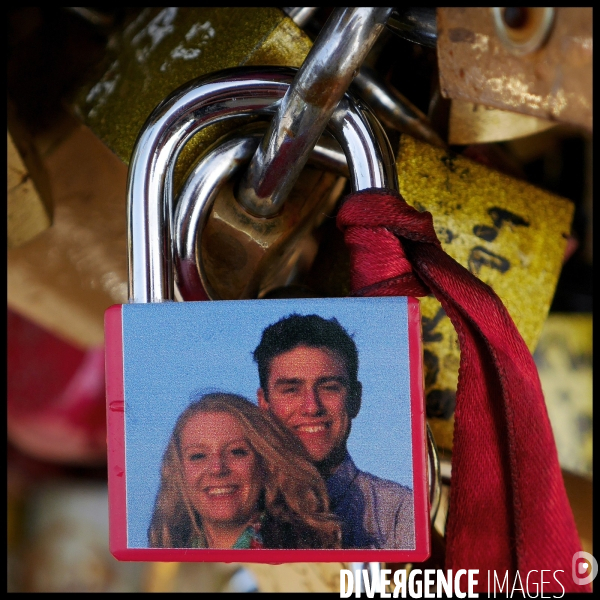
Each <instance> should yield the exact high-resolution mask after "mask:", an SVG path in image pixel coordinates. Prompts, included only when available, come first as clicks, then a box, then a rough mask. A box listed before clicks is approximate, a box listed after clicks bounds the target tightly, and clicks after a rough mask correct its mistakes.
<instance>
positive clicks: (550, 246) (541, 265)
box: [397, 136, 574, 449]
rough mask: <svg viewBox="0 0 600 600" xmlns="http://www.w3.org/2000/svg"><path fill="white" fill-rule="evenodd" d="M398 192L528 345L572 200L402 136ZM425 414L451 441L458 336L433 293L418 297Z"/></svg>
mask: <svg viewBox="0 0 600 600" xmlns="http://www.w3.org/2000/svg"><path fill="white" fill-rule="evenodd" d="M397 167H398V177H399V182H400V192H401V194H402V195H403V197H404V198H405V199H406V201H407V202H408V203H409V204H411V205H412V206H415V207H416V208H417V209H419V210H428V211H430V212H431V213H432V215H433V222H434V227H435V230H436V233H437V235H438V237H439V239H440V241H441V243H442V246H443V247H444V250H446V252H448V254H450V256H452V257H453V258H454V259H455V260H457V261H458V262H459V263H461V264H462V265H463V266H465V267H467V268H468V269H469V270H470V271H471V272H472V273H473V274H474V275H477V276H478V277H479V278H480V279H481V280H482V281H484V282H485V283H487V284H489V285H490V286H491V287H492V288H493V289H494V290H495V291H496V293H497V294H498V296H499V297H500V298H501V299H502V301H503V302H504V304H505V306H506V307H507V309H508V311H509V313H510V314H511V316H512V318H513V320H514V321H515V324H516V326H517V328H518V329H519V331H520V333H521V335H522V336H523V339H524V340H525V342H526V343H527V345H528V347H529V349H530V350H532V351H533V350H534V349H535V347H536V343H537V341H538V339H539V336H540V332H541V330H542V326H543V324H544V321H545V319H546V316H547V315H548V310H549V308H550V303H551V301H552V297H553V295H554V290H555V287H556V282H557V280H558V276H559V273H560V269H561V265H562V260H563V256H564V251H565V247H566V239H567V236H568V234H569V230H570V226H571V220H572V217H573V208H574V207H573V204H572V203H571V202H570V201H569V200H566V199H565V198H561V197H559V196H556V195H554V194H551V193H549V192H546V191H544V190H542V189H540V188H537V187H534V186H532V185H530V184H528V183H526V182H524V181H521V180H518V179H514V178H512V177H509V176H508V175H504V174H503V173H500V172H498V171H494V170H492V169H490V168H488V167H485V166H483V165H481V164H479V163H475V162H473V161H471V160H469V159H467V158H464V157H461V156H453V155H451V154H447V153H446V152H444V151H443V150H439V149H437V148H434V147H433V146H429V145H427V144H424V143H422V142H419V141H417V140H415V139H413V138H410V137H408V136H402V139H401V141H400V149H399V152H398V155H397ZM421 310H422V314H423V341H424V351H425V356H424V361H425V369H426V375H425V388H426V389H425V393H426V397H427V414H428V417H429V418H430V425H431V426H432V428H433V431H434V435H436V441H437V442H438V444H439V445H440V446H441V447H442V448H447V449H450V448H451V446H452V422H453V421H452V414H453V412H454V404H455V397H456V384H457V380H458V365H459V361H460V355H459V349H458V338H457V335H456V332H455V331H454V328H453V327H452V324H451V323H450V319H448V317H447V316H446V315H445V313H444V311H443V309H442V307H441V306H440V304H439V303H438V302H437V300H435V299H434V298H423V299H422V300H421Z"/></svg>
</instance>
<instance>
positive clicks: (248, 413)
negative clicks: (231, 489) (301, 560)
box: [148, 393, 341, 548]
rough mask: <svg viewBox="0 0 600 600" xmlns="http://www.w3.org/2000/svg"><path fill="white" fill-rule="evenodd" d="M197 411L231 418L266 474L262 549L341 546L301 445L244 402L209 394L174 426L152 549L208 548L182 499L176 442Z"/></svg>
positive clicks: (320, 485)
mask: <svg viewBox="0 0 600 600" xmlns="http://www.w3.org/2000/svg"><path fill="white" fill-rule="evenodd" d="M198 413H226V414H229V415H232V416H233V417H235V418H236V419H237V421H238V422H239V423H240V425H241V426H242V428H243V429H244V431H245V434H246V438H247V441H248V443H249V444H250V446H251V447H252V448H253V450H254V452H255V453H256V456H257V458H258V460H259V463H260V466H261V467H262V470H263V471H264V476H265V486H264V491H263V495H262V498H261V502H262V508H263V510H264V513H265V519H264V522H263V527H262V530H261V533H262V536H263V540H264V544H265V547H266V548H339V547H340V543H341V533H340V526H339V523H338V521H337V519H336V517H335V516H334V515H333V514H332V513H331V512H330V511H329V500H328V496H327V490H326V488H325V483H324V482H323V480H322V478H321V476H320V474H319V472H318V471H317V469H316V468H315V467H314V466H313V464H312V463H311V462H309V460H308V459H307V458H306V454H305V451H304V448H303V447H302V445H301V444H300V443H299V442H298V441H297V440H296V439H295V438H294V437H293V436H292V434H290V433H289V432H287V431H285V430H284V429H283V428H282V427H280V426H279V425H277V424H276V423H275V422H274V421H273V419H272V418H271V417H270V415H269V414H268V413H266V412H265V411H263V410H261V409H259V408H258V407H257V406H256V405H255V404H252V403H251V402H250V401H248V400H246V398H243V397H242V396H237V395H235V394H225V393H214V394H206V395H205V396H202V397H201V398H199V399H198V400H196V401H194V402H192V404H190V406H188V408H186V409H185V410H184V411H183V413H182V414H181V415H180V417H179V419H178V420H177V423H176V424H175V428H174V429H173V433H172V434H171V439H170V440H169V444H168V446H167V449H166V451H165V454H164V457H163V461H162V469H161V483H160V488H159V491H158V495H157V497H156V502H155V505H154V513H153V515H152V520H151V521H150V527H149V529H148V540H149V544H150V547H151V548H190V547H201V548H202V547H207V543H206V537H205V535H204V532H203V530H202V522H201V519H200V516H199V515H198V513H197V512H196V511H195V510H194V508H193V506H192V503H191V501H190V499H189V498H188V496H187V492H186V486H185V483H184V477H183V461H182V458H183V455H182V452H181V444H180V441H181V433H182V431H183V428H184V427H185V425H186V423H187V422H188V420H189V419H190V417H192V416H193V415H196V414H198Z"/></svg>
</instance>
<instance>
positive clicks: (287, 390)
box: [105, 297, 429, 564]
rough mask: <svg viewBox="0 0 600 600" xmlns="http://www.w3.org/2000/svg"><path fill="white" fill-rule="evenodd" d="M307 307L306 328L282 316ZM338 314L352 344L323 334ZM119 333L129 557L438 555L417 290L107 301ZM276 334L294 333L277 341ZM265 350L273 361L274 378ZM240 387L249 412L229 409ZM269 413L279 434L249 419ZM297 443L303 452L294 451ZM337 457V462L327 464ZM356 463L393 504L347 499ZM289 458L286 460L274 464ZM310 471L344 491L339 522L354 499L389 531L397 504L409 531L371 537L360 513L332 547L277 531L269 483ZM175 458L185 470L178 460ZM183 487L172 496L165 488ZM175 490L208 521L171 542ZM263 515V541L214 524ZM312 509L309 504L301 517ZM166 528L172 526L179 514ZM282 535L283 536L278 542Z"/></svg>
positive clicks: (121, 508)
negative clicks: (413, 294)
mask: <svg viewBox="0 0 600 600" xmlns="http://www.w3.org/2000/svg"><path fill="white" fill-rule="evenodd" d="M295 319H298V322H301V323H302V325H301V332H300V333H299V334H297V332H296V333H293V331H292V330H293V329H294V327H295V325H294V327H291V329H290V328H289V327H288V329H285V328H284V329H280V327H282V325H281V324H282V323H284V324H285V325H286V326H287V325H289V324H290V323H292V322H293V323H295V322H296V321H295ZM334 320H335V321H334ZM305 323H306V325H305ZM315 323H316V325H315ZM323 323H324V325H323ZM332 323H333V325H331V324H332ZM336 323H337V324H336ZM311 327H312V329H313V330H314V331H317V334H316V335H317V338H314V339H313V338H310V341H302V340H305V339H306V340H307V339H308V338H305V337H303V336H305V330H304V329H302V328H306V330H308V329H310V328H311ZM315 327H316V328H315ZM328 327H333V328H334V329H335V330H336V331H337V330H338V329H339V330H341V331H343V332H345V333H343V334H341V335H342V337H344V336H345V337H344V339H345V340H346V341H345V342H340V344H342V345H341V346H339V348H338V346H335V345H334V346H332V347H330V341H329V338H328V337H327V336H328V335H329V334H323V335H325V337H324V338H323V339H321V338H319V337H318V336H319V335H320V333H319V331H320V329H319V328H324V329H323V331H325V330H327V331H328V329H327V328H328ZM336 328H337V329H336ZM340 328H341V329H340ZM296 329H298V327H296ZM269 332H270V333H269ZM278 332H280V333H278ZM295 335H299V337H298V339H296V337H294V336H295ZM310 335H313V336H314V335H315V334H314V333H311V334H310ZM336 335H337V334H336ZM105 336H106V378H107V382H106V390H107V419H108V474H109V475H108V478H109V504H110V549H111V552H112V553H113V555H114V556H115V557H116V558H118V559H119V560H136V561H139V560H148V561H199V562H217V561H218V562H221V561H226V562H227V561H236V562H237V561H246V562H257V563H271V564H277V563H283V562H305V561H319V562H338V561H351V562H373V561H375V562H380V561H393V562H418V561H422V560H425V559H426V558H427V556H428V555H429V501H428V493H427V467H426V446H425V422H424V404H423V375H422V348H421V325H420V312H419V303H418V301H417V300H415V299H413V298H402V297H400V298H329V299H289V300H256V301H222V302H186V303H176V302H165V303H156V304H127V305H116V306H113V307H111V308H109V309H108V310H107V312H106V315H105ZM269 340H270V341H269ZM273 340H274V341H273ZM281 340H283V345H281V344H280V342H281ZM286 340H288V341H289V343H288V341H286ZM298 340H300V341H298ZM319 340H320V341H319ZM323 340H325V341H323ZM348 340H351V341H350V342H348ZM336 343H337V342H336ZM348 343H349V344H350V346H354V348H355V350H354V351H352V352H354V355H353V354H352V352H351V351H348V352H349V353H350V354H347V352H346V350H345V349H343V348H346V347H347V346H348ZM273 344H275V345H278V344H279V346H278V347H277V348H275V349H274V350H273V349H272V345H273ZM286 344H287V345H286ZM344 344H346V346H344ZM290 346H291V348H290ZM265 348H266V350H265ZM333 348H335V349H333ZM265 352H266V353H267V354H265ZM269 352H271V354H272V355H269ZM356 353H357V356H358V359H357V360H358V362H357V363H356V366H354V367H353V366H352V365H353V364H354V363H353V362H352V360H354V359H349V358H348V356H355V355H356ZM253 355H254V356H255V357H256V359H253ZM265 356H270V358H268V359H267V362H266V363H265V362H264V361H265V359H264V357H265ZM261 357H262V358H261ZM261 361H262V363H261ZM261 364H263V365H265V364H266V365H267V368H266V369H264V368H263V371H262V375H261V376H259V369H258V367H259V366H260V365H261ZM257 390H259V391H258V392H257ZM261 393H262V396H261ZM285 394H288V395H287V396H286V395H285ZM294 394H295V395H294ZM303 394H304V395H303ZM215 396H219V398H218V402H217V404H216V405H214V406H220V407H221V408H218V409H214V408H212V409H211V408H209V409H208V410H207V411H204V412H199V413H197V414H196V413H194V412H193V411H192V412H190V411H191V410H192V409H193V408H194V407H198V406H199V405H200V404H201V403H202V402H206V401H207V399H214V397H215ZM232 396H235V397H236V398H237V400H235V399H234V400H235V402H237V403H238V404H239V403H242V404H243V406H247V407H248V411H249V413H248V414H249V415H250V416H249V417H248V419H249V421H243V420H240V419H239V418H238V417H236V416H235V415H237V413H235V415H234V417H235V418H234V417H232V415H231V414H227V410H228V409H227V410H223V402H224V403H225V404H227V403H228V402H230V403H233V402H234V401H233V400H231V397H232ZM240 398H241V399H240ZM219 402H220V404H219ZM210 406H213V405H210ZM225 408H227V406H226V407H225ZM194 410H195V409H194ZM211 411H212V412H211ZM232 414H234V413H232ZM189 415H192V416H191V417H190V416H189ZM252 415H254V416H252ZM256 415H260V419H262V420H260V419H259V421H256V422H254V427H255V429H256V428H257V427H258V425H256V423H263V421H265V420H266V421H265V423H266V422H267V421H268V423H266V424H264V423H263V425H261V427H265V429H263V430H260V428H259V429H256V430H257V431H262V432H263V433H261V435H260V436H259V437H260V438H261V439H260V440H258V441H257V438H254V437H253V435H254V433H252V431H254V430H252V431H251V429H250V428H248V425H247V423H248V422H253V421H252V419H254V418H259V417H257V416H256ZM232 419H233V420H232ZM236 419H237V420H236ZM267 425H268V427H267ZM240 428H241V429H240ZM273 432H274V433H275V434H276V435H275V436H274V437H273ZM263 434H264V435H263ZM228 436H229V437H228ZM236 436H237V437H236ZM277 436H281V437H280V438H279V437H277ZM230 437H231V439H230ZM276 439H281V440H283V442H285V443H283V446H285V445H286V444H287V446H288V447H287V449H286V448H283V446H282V445H279V446H278V445H277V444H278V443H279V442H276V441H273V440H276ZM240 440H242V442H240ZM240 443H242V445H243V444H246V445H245V446H244V448H243V449H240V448H237V447H236V448H234V450H235V451H231V452H229V450H228V449H231V445H230V444H234V445H235V444H240ZM190 447H193V451H192V452H191V453H190V452H189V448H190ZM291 449H295V450H294V452H295V454H294V456H293V457H292V458H289V456H291V454H290V450H291ZM228 452H229V454H228ZM244 452H245V454H244ZM344 453H345V454H344ZM242 454H244V456H243V457H242V458H241V459H240V456H241V455H242ZM288 455H289V456H288ZM338 455H339V457H340V458H339V459H337V458H335V457H337V456H338ZM248 456H250V459H248V458H247V457H248ZM173 457H176V460H175V462H173ZM342 458H343V462H341V461H342ZM349 458H351V461H350V462H348V460H349ZM205 459H206V460H208V461H210V460H212V461H213V462H212V463H210V464H212V467H210V468H207V469H208V470H206V469H204V467H203V466H202V464H204V465H207V464H209V463H202V461H203V460H205ZM334 459H335V460H337V462H336V463H335V464H334V463H333V462H332V461H334ZM230 460H233V462H227V461H230ZM240 460H241V462H240ZM288 460H289V461H291V462H289V463H288V462H286V461H288ZM236 461H237V462H236ZM244 461H246V462H244ZM248 461H249V462H248ZM272 461H275V462H272ZM294 461H295V462H294ZM328 461H329V463H331V464H332V465H333V466H332V467H331V468H329V467H326V466H323V465H326V464H328ZM352 461H353V462H352ZM242 463H243V464H242ZM350 463H352V465H355V466H353V468H354V469H355V470H356V469H358V470H357V471H356V473H359V475H360V476H359V479H360V477H362V478H363V479H364V482H365V485H366V486H371V487H372V490H373V494H374V501H375V500H377V499H378V498H379V499H380V501H381V498H383V499H384V502H388V503H390V507H389V510H387V509H386V510H387V512H388V513H389V514H387V515H385V514H383V513H381V514H378V516H376V518H371V516H368V515H367V512H368V509H369V506H367V507H364V506H362V505H361V503H360V502H356V498H355V497H350V496H348V497H346V498H344V497H343V496H340V497H339V498H338V497H337V496H336V497H335V498H334V494H337V493H338V492H334V491H332V490H334V489H335V488H333V487H331V482H332V481H334V479H335V478H338V477H339V476H340V473H341V472H342V470H343V469H342V467H343V465H347V464H350ZM273 464H277V465H279V467H278V468H279V469H280V470H279V471H277V469H275V471H274V470H273V468H272V466H271V465H273ZM215 465H216V466H215ZM240 465H241V466H240ZM328 468H329V470H327V469H328ZM203 469H204V470H203ZM211 469H212V470H211ZM301 470H302V473H305V475H302V476H303V477H304V476H307V477H309V478H310V477H312V478H313V479H312V480H310V479H309V480H307V481H309V484H310V485H313V484H314V489H315V490H317V492H318V493H320V494H321V493H322V497H323V498H324V502H325V503H326V504H327V503H329V504H328V506H329V509H327V506H325V509H324V510H325V513H327V514H328V515H330V516H331V523H334V522H335V523H337V522H338V521H339V517H338V516H337V513H335V510H337V509H336V506H335V502H341V503H344V502H345V503H346V504H345V507H344V508H343V511H345V512H346V513H348V512H352V511H354V512H353V514H355V520H357V521H360V520H361V519H364V522H365V524H367V522H369V523H371V525H365V527H366V528H367V529H368V528H369V527H371V526H373V527H374V528H375V529H377V531H379V529H381V531H383V530H384V529H385V527H387V525H386V523H385V522H384V521H385V520H386V519H387V520H389V516H390V514H393V515H396V514H398V515H400V514H402V515H404V516H402V518H403V519H404V524H403V526H402V531H401V535H400V534H398V532H397V531H396V532H395V533H393V534H392V533H391V534H390V536H391V537H388V538H384V537H381V539H380V540H379V541H377V540H378V539H379V538H377V535H378V533H377V532H376V531H375V529H374V530H373V531H374V532H373V533H372V536H371V537H372V539H371V538H368V539H367V537H363V538H360V536H358V537H357V535H358V534H357V531H359V530H360V531H362V529H361V528H360V527H359V528H356V531H354V530H353V526H352V524H350V525H348V524H345V523H341V525H340V527H341V535H342V537H341V539H342V541H341V543H337V544H336V545H335V547H333V546H329V547H327V548H323V547H320V546H319V542H310V543H308V542H307V543H304V542H303V543H302V544H300V546H301V547H298V548H297V547H296V546H294V545H293V544H292V545H291V547H290V544H288V543H287V541H286V538H285V535H287V534H285V535H284V536H283V538H282V537H281V536H279V537H278V536H277V535H273V527H275V526H276V525H274V523H275V521H273V520H269V519H270V516H269V515H270V512H269V511H270V506H271V505H270V504H269V502H270V501H269V497H270V496H269V494H270V493H271V492H270V490H272V489H274V488H273V487H272V486H273V485H275V484H274V483H273V481H275V479H277V481H279V479H281V478H282V477H283V478H285V477H289V476H290V474H292V475H293V477H292V479H291V480H290V481H296V480H298V478H299V477H300V474H299V473H300V471H301ZM175 471H176V472H177V473H178V475H177V482H176V483H173V481H174V480H169V477H170V475H169V473H172V472H175ZM273 473H275V474H273ZM306 474H308V475H306ZM296 475H297V476H296ZM206 478H208V479H206ZM330 480H331V481H330ZM328 481H329V484H328V483H327V482H328ZM324 484H325V487H323V485H324ZM169 486H170V487H169ZM244 486H246V487H244ZM167 487H168V489H169V490H171V491H169V492H168V494H171V495H167V496H165V490H166V489H167ZM287 487H290V488H291V487H293V486H292V484H290V485H289V486H287ZM369 489H371V488H369ZM173 490H175V491H173ZM240 490H245V492H244V493H242V492H241V491H240ZM324 490H326V492H325V491H324ZM286 493H287V492H286ZM298 493H302V492H298ZM315 493H316V492H315ZM290 494H291V493H290ZM290 494H288V496H286V499H285V502H288V500H290V501H289V502H288V505H289V506H292V505H293V504H294V501H295V500H294V497H293V495H290ZM330 496H331V497H330ZM165 498H167V500H165ZM398 498H400V500H398ZM172 499H173V502H174V503H176V502H179V501H181V502H183V503H184V504H185V505H186V506H187V508H188V512H189V513H190V514H193V515H194V517H193V518H194V519H195V525H194V526H193V527H195V528H196V529H197V530H198V531H199V532H200V533H197V534H193V535H190V536H189V537H188V538H186V539H187V540H188V541H187V542H184V543H182V542H181V539H182V538H181V539H180V538H177V539H178V540H179V541H171V542H169V543H168V544H167V543H165V542H164V540H165V539H167V538H164V537H162V538H161V537H160V534H159V537H158V538H157V537H156V535H157V534H156V531H157V528H156V523H158V522H159V521H160V519H159V516H160V515H163V512H161V510H162V509H160V506H163V507H164V506H165V505H166V504H169V503H170V502H171V500H172ZM181 499H183V500H181ZM296 500H297V498H296ZM394 503H396V504H394ZM366 504H367V505H368V504H369V503H368V501H367V502H366ZM300 505H301V506H303V504H302V502H300ZM392 505H393V506H392ZM401 505H402V506H403V508H402V509H401ZM286 506H287V505H286ZM285 510H287V509H285ZM290 510H291V509H290ZM319 510H320V509H319ZM400 510H402V511H403V512H402V513H401V512H399V511H400ZM307 511H308V509H307ZM167 512H168V511H167ZM175 512H177V511H175ZM325 513H323V514H325ZM164 514H167V513H164ZM168 514H169V515H170V514H175V513H173V511H172V512H171V513H168ZM307 514H308V512H307ZM215 515H216V516H215ZM249 515H253V516H252V518H250V516H249ZM256 515H259V517H257V518H258V519H259V521H257V522H258V523H259V524H260V525H259V526H258V528H257V532H258V533H257V534H256V540H254V538H253V541H252V543H251V544H250V545H249V546H248V545H246V546H244V545H243V544H242V542H240V540H242V538H243V537H244V536H243V535H240V538H239V539H238V540H237V541H236V545H235V546H233V547H232V544H228V545H227V544H224V543H223V542H222V541H221V542H217V541H214V542H211V540H216V539H217V537H214V536H213V537H212V538H211V537H210V536H211V535H213V532H214V531H217V530H218V531H222V530H224V529H226V528H228V527H229V528H230V529H231V530H232V531H233V530H235V528H236V527H239V525H240V523H241V524H242V525H244V523H245V522H246V520H248V519H250V521H251V520H252V519H254V517H256ZM305 516H306V515H304V514H300V515H299V516H298V515H296V517H298V518H299V519H300V520H301V519H302V518H304V517H305ZM342 516H343V515H342ZM296 517H294V518H296ZM161 518H162V517H161ZM369 519H370V520H369ZM254 520H255V521H256V519H254ZM391 520H392V521H394V520H397V519H396V517H395V516H394V517H392V519H391ZM250 521H248V522H250ZM160 522H161V523H162V521H160ZM215 523H216V524H218V527H216V525H215ZM161 526H162V527H163V528H165V527H166V528H169V527H171V523H168V524H166V525H165V524H164V523H163V525H161ZM244 526H245V525H244ZM268 526H270V527H271V530H269V529H268ZM252 527H254V525H252ZM219 528H220V529H219ZM261 528H262V529H261ZM351 529H352V531H351ZM169 531H171V529H170V530H169ZM172 531H176V527H174V528H173V529H172ZM186 531H187V530H186ZM286 531H287V530H286ZM398 531H400V530H398ZM152 532H154V533H152ZM245 533H246V530H244V534H245ZM275 533H281V532H280V531H277V532H275ZM198 535H199V536H200V537H198ZM215 535H216V534H215ZM382 535H383V534H382ZM386 535H387V534H386ZM394 535H396V537H395V538H394V537H393V536H394ZM173 536H174V537H173ZM173 536H172V537H170V538H168V539H170V540H175V538H176V537H177V535H176V534H173ZM203 536H204V537H203ZM376 538H377V540H376ZM157 539H160V540H163V541H159V542H157V541H156V540H157ZM244 539H245V538H244ZM272 539H280V542H278V543H277V544H273V543H271V542H270V541H269V540H272ZM281 539H283V542H281ZM290 539H291V538H290ZM306 539H308V538H306ZM315 539H317V538H316V537H315ZM319 539H325V538H319ZM190 540H192V541H190ZM369 540H370V541H369ZM394 540H395V541H394ZM399 540H401V541H399ZM244 543H245V542H244ZM240 544H241V545H240Z"/></svg>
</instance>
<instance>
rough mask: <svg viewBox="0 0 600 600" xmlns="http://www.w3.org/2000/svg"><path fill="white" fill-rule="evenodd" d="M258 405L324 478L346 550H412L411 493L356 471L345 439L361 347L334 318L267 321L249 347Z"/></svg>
mask: <svg viewBox="0 0 600 600" xmlns="http://www.w3.org/2000/svg"><path fill="white" fill-rule="evenodd" d="M254 360H255V361H256V363H257V365H258V372H259V379H260V386H261V387H260V388H259V390H258V404H259V406H260V408H262V409H264V410H267V411H269V412H270V414H271V415H272V416H273V417H274V418H275V419H276V420H277V421H278V422H279V423H280V424H281V425H283V426H284V427H285V428H286V429H288V430H289V431H291V432H292V433H293V434H294V435H295V436H296V437H297V438H298V440H299V441H300V442H301V443H302V445H303V446H304V449H305V450H306V452H307V454H308V456H309V457H310V460H311V461H312V462H313V463H314V464H315V466H316V467H317V468H318V470H319V472H320V473H321V475H322V477H323V478H324V479H325V482H326V485H327V491H328V494H329V498H330V502H331V510H332V511H333V512H334V513H335V514H336V515H337V517H338V518H339V519H340V521H341V524H342V545H343V547H344V548H378V549H411V548H414V516H413V514H414V508H413V493H412V491H411V490H410V489H408V488H406V487H404V486H402V485H400V484H398V483H396V482H393V481H390V480H387V479H382V478H380V477H376V476H375V475H372V474H370V473H366V472H364V471H360V470H359V469H357V467H356V465H355V464H354V462H353V460H352V458H351V457H350V455H349V453H348V450H347V447H346V442H347V440H348V437H349V435H350V430H351V426H352V420H353V419H354V418H355V417H356V416H357V415H358V412H359V410H360V405H361V398H362V385H361V383H360V381H358V351H357V348H356V344H355V343H354V340H353V339H352V337H351V336H350V335H349V334H348V332H347V331H346V330H345V329H344V328H343V327H342V326H341V325H340V324H339V322H338V321H337V320H336V319H331V320H327V319H324V318H322V317H320V316H318V315H306V316H303V315H297V314H293V315H290V316H288V317H285V318H283V319H281V320H279V321H278V322H277V323H274V324H272V325H269V326H268V327H267V328H266V329H265V330H264V331H263V334H262V338H261V341H260V344H259V345H258V347H257V348H256V350H255V351H254Z"/></svg>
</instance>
